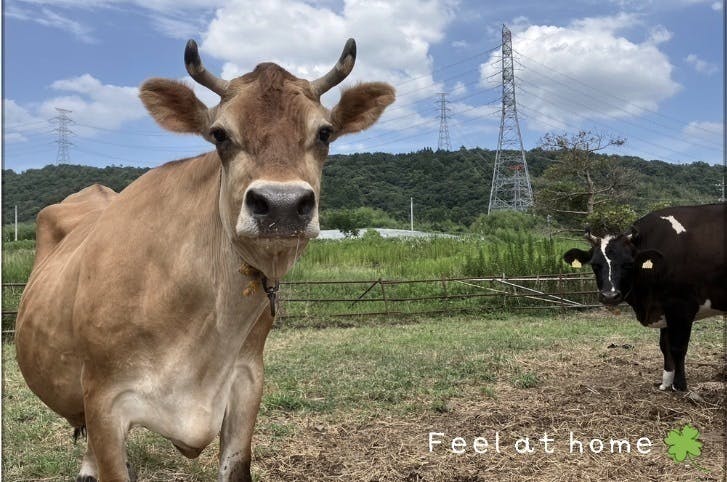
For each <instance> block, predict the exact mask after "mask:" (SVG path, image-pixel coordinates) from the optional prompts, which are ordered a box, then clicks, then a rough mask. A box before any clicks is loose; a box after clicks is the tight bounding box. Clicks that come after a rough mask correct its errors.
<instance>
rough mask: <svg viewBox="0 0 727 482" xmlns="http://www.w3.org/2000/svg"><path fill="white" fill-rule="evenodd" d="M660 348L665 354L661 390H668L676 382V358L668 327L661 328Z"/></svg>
mask: <svg viewBox="0 0 727 482" xmlns="http://www.w3.org/2000/svg"><path fill="white" fill-rule="evenodd" d="M659 348H661V354H662V355H663V356H664V371H663V372H662V375H661V385H659V390H667V389H669V388H671V387H672V385H673V384H674V359H673V358H672V356H671V347H670V345H669V329H668V328H661V329H660V330H659Z"/></svg>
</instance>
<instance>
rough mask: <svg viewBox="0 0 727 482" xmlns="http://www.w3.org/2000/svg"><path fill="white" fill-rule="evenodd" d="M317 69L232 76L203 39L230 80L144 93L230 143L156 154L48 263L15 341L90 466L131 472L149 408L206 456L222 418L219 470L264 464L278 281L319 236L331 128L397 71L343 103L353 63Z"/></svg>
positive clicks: (388, 90)
mask: <svg viewBox="0 0 727 482" xmlns="http://www.w3.org/2000/svg"><path fill="white" fill-rule="evenodd" d="M355 52H356V51H355V43H354V41H353V39H350V40H349V41H348V42H347V43H346V46H345V48H344V50H343V53H342V55H341V58H340V59H339V61H338V63H337V64H336V66H335V67H334V68H333V69H332V70H331V71H330V72H329V73H328V74H326V75H325V76H323V77H322V78H320V79H318V80H315V81H312V82H308V81H306V80H302V79H298V78H296V77H294V76H293V75H291V74H290V73H288V72H287V71H285V70H284V69H282V68H281V67H279V66H277V65H275V64H270V63H267V64H260V65H258V66H257V67H256V68H255V70H254V71H253V72H251V73H248V74H246V75H243V76H241V77H238V78H236V79H233V80H231V81H229V82H227V81H223V80H221V79H219V78H217V77H215V76H213V75H211V74H210V73H209V72H208V71H206V70H205V69H204V67H203V66H202V63H201V61H200V59H199V54H198V53H197V46H196V44H195V43H194V42H193V41H190V42H189V43H188V44H187V49H186V51H185V63H186V65H187V70H188V71H189V73H190V74H191V76H192V77H193V78H194V79H195V80H196V81H197V82H199V83H201V84H202V85H204V86H206V87H208V88H210V89H211V90H213V91H214V92H216V93H217V94H219V95H220V97H221V101H220V104H219V105H217V106H215V107H213V108H211V109H208V108H207V107H205V106H204V105H203V104H202V103H201V102H200V101H199V100H198V99H197V97H195V95H194V93H193V92H192V89H190V88H189V87H187V86H186V85H184V84H182V83H179V82H176V81H173V80H164V79H151V80H148V81H147V82H145V83H144V84H143V85H142V87H141V93H140V96H141V99H142V101H143V102H144V105H145V106H146V107H147V109H148V110H149V112H150V113H151V115H152V116H153V117H154V118H155V119H156V120H157V122H158V123H159V124H160V125H162V126H163V127H165V128H167V129H169V130H172V131H176V132H186V133H195V134H199V135H201V136H203V137H204V138H205V139H207V140H209V141H210V142H213V143H214V144H215V146H216V150H215V151H213V152H210V153H207V154H203V155H200V156H198V157H194V158H191V159H185V160H181V161H175V162H171V163H168V164H165V165H163V166H161V167H159V168H157V169H152V170H151V171H149V172H147V173H146V174H144V175H143V176H141V177H140V178H139V179H137V180H136V181H135V182H133V183H132V184H131V185H129V187H127V188H126V189H124V190H123V191H122V192H121V193H119V195H118V196H117V197H116V199H115V200H114V201H113V202H112V203H110V204H109V205H108V207H107V208H106V209H105V210H104V211H103V212H102V213H100V215H99V216H97V217H96V218H95V219H91V218H92V217H91V218H84V219H83V220H82V221H81V222H80V224H79V225H78V226H77V227H76V228H75V229H73V230H72V231H71V232H70V233H68V235H67V236H66V237H65V238H64V239H63V240H62V241H61V242H60V244H59V245H58V246H57V248H56V249H55V250H54V251H53V252H52V253H51V254H50V255H49V256H48V258H47V259H46V261H45V262H44V263H42V265H40V266H39V269H36V270H34V271H33V273H32V275H31V278H30V280H29V282H28V286H27V288H26V290H25V293H24V294H23V299H22V301H21V304H20V308H19V314H18V320H17V333H16V345H17V356H18V363H19V365H20V368H21V370H22V372H23V375H24V376H25V379H26V381H27V383H28V385H29V386H30V388H31V389H32V390H33V391H34V392H35V393H36V394H37V395H38V396H39V397H40V398H41V400H43V402H45V403H46V404H47V405H48V406H49V407H50V408H52V409H53V410H54V411H56V412H57V413H59V414H60V415H62V416H63V417H65V418H66V419H68V421H69V422H70V423H71V425H72V426H73V427H75V428H77V429H80V428H81V427H84V426H85V427H86V428H87V433H88V450H87V452H86V455H85V457H84V459H83V463H82V465H81V470H80V473H79V475H78V477H77V480H81V481H94V480H101V481H102V482H111V481H127V480H130V476H129V472H128V470H127V463H126V450H125V441H126V437H127V434H128V431H129V429H130V428H131V427H134V426H142V427H146V428H147V429H149V430H152V431H154V432H157V433H159V434H161V435H162V436H164V437H166V438H167V439H169V440H170V441H171V442H172V443H173V444H174V445H175V446H176V447H177V448H178V449H179V450H180V452H182V453H183V454H184V455H185V456H187V457H196V456H197V455H199V453H200V452H201V451H202V450H203V449H204V448H205V447H206V446H207V445H208V444H209V443H210V442H212V440H213V439H214V438H215V436H216V435H217V434H219V436H220V447H221V448H220V452H221V453H220V470H219V479H218V480H220V481H233V480H234V481H249V480H251V475H250V459H251V451H250V443H251V438H252V433H253V427H254V424H255V418H256V415H257V411H258V408H259V405H260V398H261V394H262V385H263V365H262V352H263V346H264V344H265V339H266V337H267V334H268V331H269V330H270V326H271V324H272V321H273V318H274V313H273V311H274V310H273V308H274V305H275V292H276V291H275V287H276V283H277V281H278V280H279V279H280V278H281V277H282V276H284V275H285V274H286V272H287V271H288V270H289V269H290V268H291V267H292V266H293V264H294V263H295V261H296V258H297V257H298V256H299V255H300V254H301V253H302V251H303V248H305V246H306V244H307V241H308V240H309V239H310V238H313V237H315V236H317V234H318V231H319V226H318V200H319V190H320V179H321V172H322V168H323V161H324V160H325V158H326V156H327V154H328V146H329V143H330V142H332V141H333V140H335V139H337V138H338V137H340V136H342V135H344V134H348V133H351V132H357V131H360V130H363V129H366V128H367V127H369V126H371V125H372V124H373V123H374V122H375V121H376V120H377V119H378V117H379V116H380V115H381V113H382V112H383V110H384V109H385V108H386V106H388V105H389V104H391V103H392V102H393V101H394V89H393V88H392V87H391V86H389V85H387V84H383V83H363V84H359V85H356V86H355V87H352V88H349V89H347V90H344V91H343V92H342V94H341V98H340V101H339V103H338V105H336V106H335V107H334V108H333V109H332V110H328V109H326V108H325V107H323V106H322V105H321V103H320V96H321V94H323V93H324V92H326V91H327V90H329V89H330V88H331V87H333V86H334V85H336V84H338V83H340V82H341V81H342V80H343V79H344V78H345V77H346V76H347V75H348V74H349V73H350V71H351V69H352V68H353V63H354V60H355Z"/></svg>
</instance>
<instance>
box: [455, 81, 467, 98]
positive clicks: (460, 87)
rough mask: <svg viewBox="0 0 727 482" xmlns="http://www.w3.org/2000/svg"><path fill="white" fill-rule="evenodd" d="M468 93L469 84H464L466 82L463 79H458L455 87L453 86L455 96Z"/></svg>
mask: <svg viewBox="0 0 727 482" xmlns="http://www.w3.org/2000/svg"><path fill="white" fill-rule="evenodd" d="M466 93H467V86H466V85H464V82H462V81H461V80H458V81H457V82H455V84H454V87H452V95H453V96H460V95H464V94H466Z"/></svg>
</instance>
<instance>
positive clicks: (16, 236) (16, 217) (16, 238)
mask: <svg viewBox="0 0 727 482" xmlns="http://www.w3.org/2000/svg"><path fill="white" fill-rule="evenodd" d="M17 240H18V205H17V204H16V205H15V241H17Z"/></svg>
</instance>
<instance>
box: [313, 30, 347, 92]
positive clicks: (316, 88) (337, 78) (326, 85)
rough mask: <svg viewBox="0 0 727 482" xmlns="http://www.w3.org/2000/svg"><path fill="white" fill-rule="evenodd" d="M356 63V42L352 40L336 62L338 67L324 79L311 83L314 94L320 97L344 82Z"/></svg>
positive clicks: (334, 67)
mask: <svg viewBox="0 0 727 482" xmlns="http://www.w3.org/2000/svg"><path fill="white" fill-rule="evenodd" d="M355 62H356V41H355V40H354V39H352V38H350V39H348V41H347V42H346V45H345V46H344V47H343V52H341V57H340V58H339V59H338V62H336V65H335V66H333V68H332V69H331V70H330V71H328V73H327V74H326V75H324V76H323V77H321V78H319V79H316V80H313V81H311V83H310V86H311V89H313V92H314V94H315V95H316V96H318V97H320V96H321V95H323V94H325V93H326V92H328V91H329V90H330V89H331V88H332V87H334V86H336V85H338V84H340V83H341V82H343V79H345V78H346V77H348V74H350V73H351V71H352V70H353V64H354V63H355Z"/></svg>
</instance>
